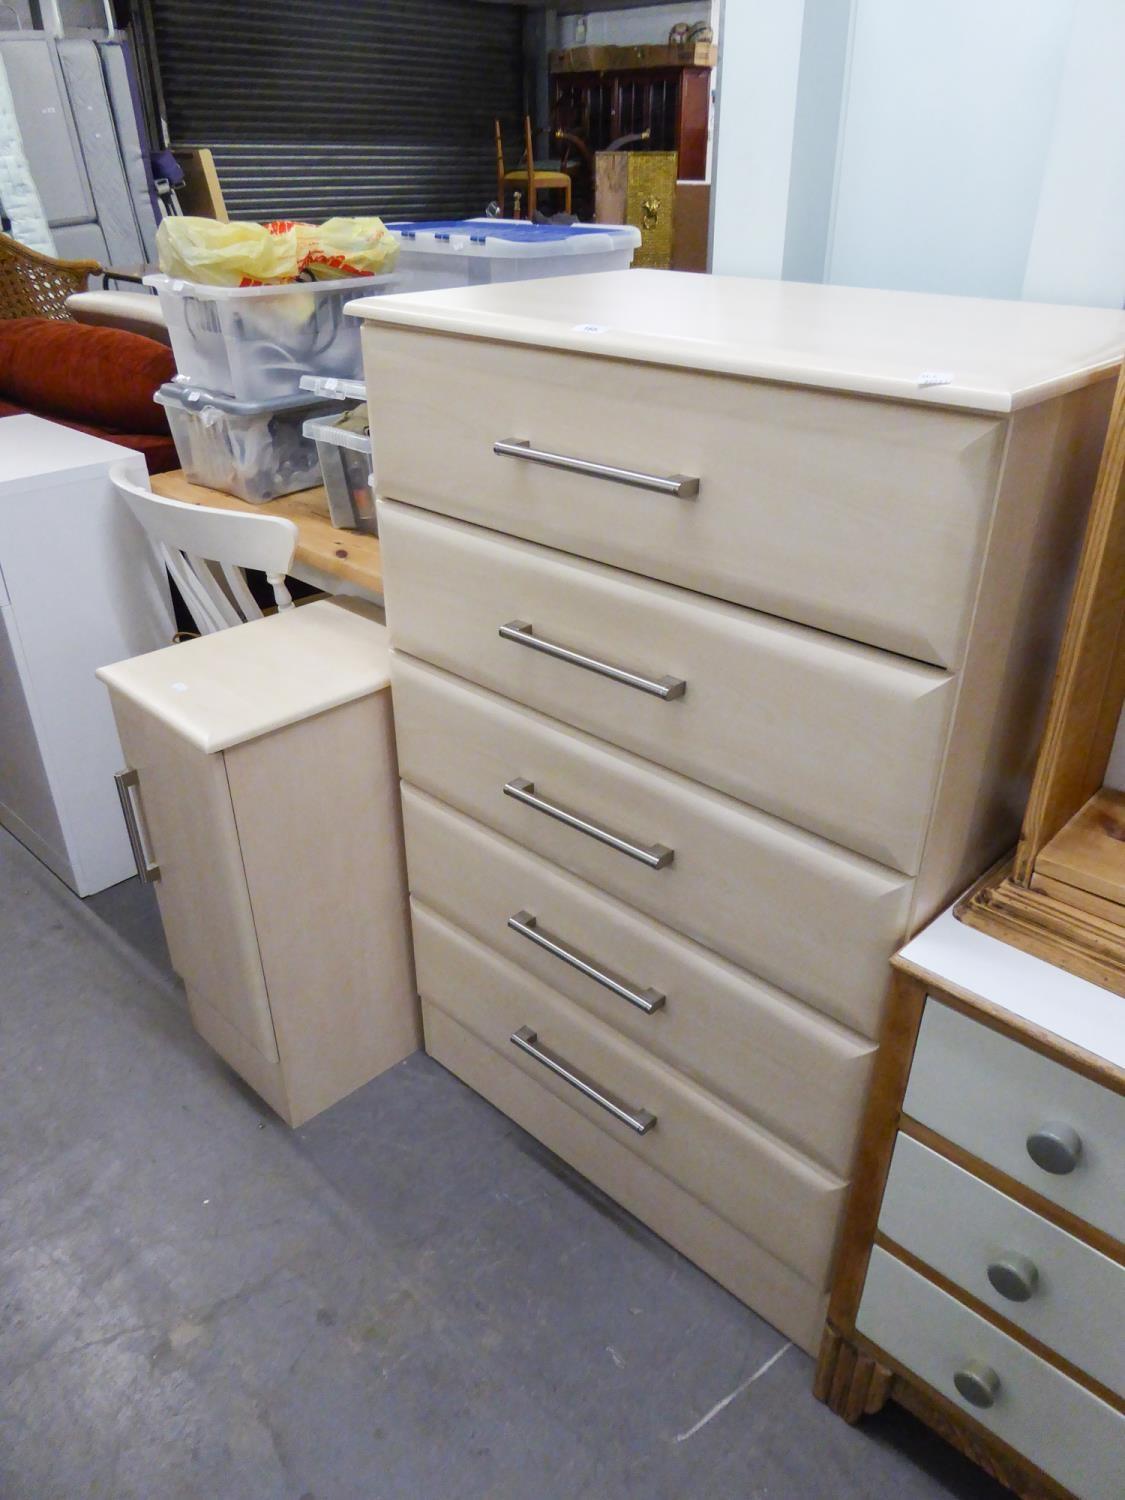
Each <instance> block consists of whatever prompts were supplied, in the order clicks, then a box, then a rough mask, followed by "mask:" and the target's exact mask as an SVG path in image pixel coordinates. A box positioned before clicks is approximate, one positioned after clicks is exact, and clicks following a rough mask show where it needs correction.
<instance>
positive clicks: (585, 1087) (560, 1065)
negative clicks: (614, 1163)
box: [508, 1026, 656, 1135]
mask: <svg viewBox="0 0 1125 1500" xmlns="http://www.w3.org/2000/svg"><path fill="white" fill-rule="evenodd" d="M508 1040H509V1041H510V1042H514V1043H515V1044H516V1046H517V1047H518V1048H519V1049H520V1051H521V1052H526V1053H527V1055H528V1057H533V1058H534V1059H535V1061H536V1062H537V1063H542V1064H543V1066H544V1067H545V1068H549V1069H550V1070H551V1072H552V1073H554V1074H555V1076H556V1077H557V1078H561V1079H562V1081H563V1082H564V1083H569V1084H570V1086H571V1088H574V1089H577V1090H578V1092H579V1093H580V1094H584V1095H585V1096H586V1098H587V1099H591V1100H593V1102H594V1103H595V1104H598V1105H600V1106H601V1108H602V1109H604V1110H608V1112H609V1113H610V1114H611V1115H612V1116H613V1118H614V1119H615V1120H620V1121H621V1123H622V1125H628V1127H629V1129H630V1130H635V1131H636V1132H637V1134H638V1135H647V1134H648V1133H649V1131H650V1130H651V1129H652V1127H653V1126H654V1125H655V1124H656V1116H655V1115H654V1114H650V1113H649V1111H648V1110H647V1109H633V1108H632V1107H631V1106H630V1105H628V1104H624V1103H622V1101H621V1100H620V1099H616V1098H614V1096H613V1095H612V1094H607V1093H606V1091H605V1089H601V1088H599V1087H598V1085H597V1084H596V1083H594V1082H593V1080H592V1079H590V1078H587V1077H586V1075H585V1073H580V1072H579V1071H578V1069H577V1068H572V1067H571V1065H570V1064H569V1063H568V1062H564V1061H563V1059H562V1058H561V1057H559V1055H558V1054H557V1053H556V1052H552V1051H551V1050H550V1048H549V1047H544V1046H543V1044H542V1043H541V1042H540V1040H539V1037H538V1036H537V1034H536V1033H535V1032H534V1031H532V1029H531V1027H530V1026H521V1027H520V1029H519V1030H518V1031H513V1032H512V1034H511V1036H510V1037H509V1038H508Z"/></svg>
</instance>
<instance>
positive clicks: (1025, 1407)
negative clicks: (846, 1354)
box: [856, 1247, 1125, 1500]
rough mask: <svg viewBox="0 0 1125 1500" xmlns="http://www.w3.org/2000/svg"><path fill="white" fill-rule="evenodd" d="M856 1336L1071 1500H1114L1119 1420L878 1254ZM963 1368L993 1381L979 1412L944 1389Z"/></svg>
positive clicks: (1121, 1448) (1120, 1466)
mask: <svg viewBox="0 0 1125 1500" xmlns="http://www.w3.org/2000/svg"><path fill="white" fill-rule="evenodd" d="M856 1327H857V1328H858V1329H859V1331H860V1333H862V1334H863V1335H864V1336H865V1337H866V1338H868V1339H870V1340H871V1341H872V1343H874V1344H877V1345H878V1346H879V1347H880V1348H881V1349H885V1350H886V1352H887V1353H888V1354H889V1355H891V1356H892V1358H894V1359H897V1360H898V1361H899V1362H900V1363H901V1364H903V1365H904V1366H905V1367H906V1368H907V1369H908V1370H910V1371H912V1372H913V1373H914V1374H916V1375H918V1376H920V1377H921V1379H922V1380H924V1381H926V1383H927V1384H928V1385H931V1386H933V1388H934V1389H935V1390H936V1391H940V1392H941V1394H942V1395H943V1396H946V1397H947V1398H948V1399H949V1400H950V1401H952V1402H953V1403H954V1405H955V1406H957V1407H959V1408H960V1409H961V1410H963V1411H964V1412H965V1413H966V1414H967V1415H968V1416H970V1417H973V1418H974V1419H975V1420H976V1421H978V1422H979V1423H980V1424H981V1426H982V1427H986V1428H988V1429H989V1431H990V1432H994V1433H995V1434H996V1435H997V1437H999V1438H1002V1439H1003V1440H1004V1442H1006V1443H1009V1444H1010V1445H1011V1446H1012V1447H1013V1448H1015V1449H1016V1451H1017V1452H1018V1453H1022V1454H1023V1455H1024V1456H1025V1457H1026V1458H1029V1459H1030V1460H1031V1461H1032V1463H1035V1464H1038V1465H1039V1467H1040V1468H1041V1469H1043V1470H1044V1471H1045V1472H1046V1473H1048V1474H1050V1475H1051V1476H1052V1477H1053V1478H1054V1479H1057V1480H1058V1482H1059V1483H1060V1484H1063V1485H1065V1486H1067V1487H1068V1488H1069V1489H1071V1490H1073V1491H1074V1493H1075V1495H1077V1496H1078V1497H1079V1500H1121V1495H1122V1492H1123V1481H1125V1417H1123V1416H1121V1414H1120V1413H1119V1412H1116V1411H1114V1409H1113V1408H1112V1407H1111V1406H1108V1405H1107V1404H1106V1403H1105V1402H1104V1401H1100V1400H1098V1398H1097V1397H1096V1396H1093V1395H1091V1394H1090V1392H1089V1391H1087V1390H1085V1389H1084V1388H1083V1387H1082V1386H1080V1385H1078V1384H1077V1382H1076V1381H1073V1380H1070V1379H1069V1378H1068V1377H1067V1376H1065V1375H1062V1374H1060V1373H1059V1371H1058V1370H1056V1369H1054V1368H1053V1367H1052V1366H1051V1365H1048V1364H1047V1363H1045V1362H1044V1361H1043V1360H1041V1359H1039V1358H1038V1357H1037V1356H1036V1355H1034V1354H1032V1353H1031V1351H1030V1350H1029V1349H1026V1348H1025V1347H1024V1346H1023V1345H1022V1344H1018V1343H1016V1341H1015V1340H1014V1339H1011V1338H1009V1337H1008V1335H1007V1334H1005V1333H1001V1332H1000V1330H999V1329H998V1328H994V1327H993V1326H992V1324H991V1323H986V1322H985V1320H984V1319H983V1318H980V1317H978V1316H977V1314H976V1313H974V1312H970V1311H969V1309H968V1308H967V1307H965V1306H964V1305H963V1304H962V1303H960V1302H957V1301H956V1300H955V1299H954V1298H953V1297H950V1296H949V1295H948V1294H947V1293H945V1292H943V1291H941V1290H939V1288H938V1287H936V1286H934V1285H933V1283H932V1282H930V1281H927V1280H926V1279H925V1277H923V1276H919V1275H918V1273H917V1272H915V1271H912V1270H910V1268H909V1267H908V1266H905V1265H903V1263H902V1262H901V1261H900V1260H897V1259H896V1258H895V1257H894V1256H892V1255H889V1254H888V1253H887V1252H886V1251H885V1250H881V1249H879V1248H878V1247H876V1248H875V1249H874V1250H873V1251H872V1253H871V1264H870V1265H869V1267H868V1270H867V1280H866V1282H865V1284H864V1288H863V1300H862V1302H861V1303H860V1308H859V1313H858V1316H857V1317H856ZM968 1361H978V1362H980V1363H981V1364H983V1365H987V1366H988V1367H989V1368H991V1369H992V1370H994V1371H995V1373H996V1374H997V1375H998V1376H999V1379H1000V1385H999V1390H998V1392H997V1395H996V1399H995V1404H994V1405H992V1406H991V1407H989V1408H987V1409H986V1410H984V1409H981V1408H979V1407H975V1406H971V1405H970V1404H969V1403H968V1402H967V1401H966V1400H965V1399H964V1398H963V1397H962V1396H961V1395H960V1394H959V1393H958V1391H957V1388H956V1386H955V1385H954V1375H955V1374H956V1372H957V1371H958V1370H959V1369H962V1368H963V1367H964V1366H965V1364H966V1363H967V1362H968Z"/></svg>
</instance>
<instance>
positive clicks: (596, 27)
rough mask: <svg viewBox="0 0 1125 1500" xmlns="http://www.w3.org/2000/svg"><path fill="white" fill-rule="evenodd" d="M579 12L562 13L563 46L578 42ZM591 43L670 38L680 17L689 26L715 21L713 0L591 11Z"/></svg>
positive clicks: (588, 37) (620, 43)
mask: <svg viewBox="0 0 1125 1500" xmlns="http://www.w3.org/2000/svg"><path fill="white" fill-rule="evenodd" d="M579 19H580V18H579V17H578V16H560V17H559V43H558V44H559V46H560V47H574V46H577V45H579V44H578V37H577V32H578V22H579ZM585 20H586V44H588V45H589V46H594V45H599V46H630V45H632V44H633V43H646V42H648V43H653V42H666V41H667V40H668V33H669V32H670V31H671V29H672V27H673V26H674V25H675V24H676V22H677V21H686V22H687V24H688V25H689V26H694V25H696V23H697V22H707V23H708V24H709V23H710V21H711V0H687V3H686V4H684V5H641V6H638V7H637V8H636V9H634V10H602V11H591V12H590V14H589V15H588V16H587V17H585Z"/></svg>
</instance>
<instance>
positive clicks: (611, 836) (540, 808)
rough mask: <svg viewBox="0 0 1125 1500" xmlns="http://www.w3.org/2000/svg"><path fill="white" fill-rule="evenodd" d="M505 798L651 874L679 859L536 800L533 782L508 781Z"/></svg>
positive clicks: (669, 851)
mask: <svg viewBox="0 0 1125 1500" xmlns="http://www.w3.org/2000/svg"><path fill="white" fill-rule="evenodd" d="M504 795H505V797H514V798H515V799H516V801H517V802H522V803H524V804H525V806H527V807H533V808H534V809H535V811H536V812H541V813H546V814H547V816H548V817H549V818H554V819H555V821H556V822H558V823H565V824H566V826H567V827H568V828H575V829H577V830H578V832H579V833H584V834H586V835H587V836H588V837H589V838H592V839H597V841H598V843H599V844H608V845H609V847H610V848H611V849H617V850H618V851H619V852H620V853H621V854H627V855H628V856H629V858H630V859H635V860H638V861H639V862H640V863H641V864H642V865H647V866H648V867H649V869H650V870H663V869H664V867H665V866H666V865H670V864H671V863H672V861H673V860H674V859H675V857H676V851H675V850H674V849H669V848H667V847H666V846H665V845H664V844H638V843H636V842H635V841H634V840H633V839H628V838H625V836H624V835H623V834H620V833H611V832H610V830H609V829H608V828H603V827H601V825H600V824H598V823H591V822H590V821H589V820H588V819H587V818H583V817H580V816H579V814H578V813H572V812H568V811H567V809H566V808H565V807H559V806H558V804H557V803H555V802H548V801H546V799H545V798H543V797H537V796H536V795H535V783H534V781H528V780H527V779H526V777H523V776H517V777H516V778H515V780H514V781H506V782H505V783H504Z"/></svg>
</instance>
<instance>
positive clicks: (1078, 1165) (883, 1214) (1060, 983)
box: [817, 912, 1125, 1500]
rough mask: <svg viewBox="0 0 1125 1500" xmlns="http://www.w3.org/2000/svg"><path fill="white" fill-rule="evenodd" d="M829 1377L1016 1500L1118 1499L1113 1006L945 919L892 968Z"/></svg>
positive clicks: (1119, 1307)
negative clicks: (901, 1408)
mask: <svg viewBox="0 0 1125 1500" xmlns="http://www.w3.org/2000/svg"><path fill="white" fill-rule="evenodd" d="M895 967H896V971H897V976H898V977H897V983H896V986H895V989H894V991H893V994H892V998H891V1003H890V1006H889V1009H888V1014H887V1017H886V1029H885V1045H884V1047H883V1049H882V1051H881V1052H880V1054H879V1060H878V1064H877V1067H876V1070H875V1079H874V1082H873V1086H872V1090H871V1099H870V1104H869V1108H868V1111H867V1116H866V1120H865V1124H864V1129H863V1138H862V1143H861V1148H860V1162H861V1165H862V1176H861V1178H860V1180H857V1182H856V1184H855V1186H854V1188H853V1191H852V1194H851V1198H850V1202H849V1209H848V1217H847V1223H846V1228H845V1236H844V1241H843V1248H842V1253H841V1256H840V1264H839V1268H838V1271H837V1275H836V1281H835V1285H834V1288H833V1293H832V1301H831V1306H830V1310H829V1318H828V1323H827V1326H826V1330H825V1334H824V1339H823V1342H822V1346H821V1352H820V1360H819V1364H818V1369H817V1393H818V1394H819V1395H820V1397H821V1399H823V1400H825V1401H827V1402H828V1403H829V1404H830V1405H831V1406H832V1407H833V1409H834V1410H836V1411H837V1412H839V1413H840V1414H841V1415H842V1416H844V1417H846V1418H847V1419H848V1420H850V1421H855V1420H857V1419H858V1418H859V1417H860V1416H862V1415H863V1414H864V1413H866V1412H871V1411H874V1410H876V1409H877V1408H878V1407H879V1406H880V1405H882V1403H883V1402H884V1401H885V1400H886V1399H887V1398H888V1397H889V1396H893V1398H894V1399H895V1400H897V1401H899V1402H901V1403H902V1404H903V1405H905V1406H907V1407H908V1408H910V1409H911V1410H914V1411H915V1412H917V1413H918V1414H919V1415H921V1416H922V1417H923V1418H924V1419H925V1420H927V1421H929V1422H930V1423H931V1425H933V1426H935V1427H936V1428H937V1429H938V1431H940V1432H942V1433H944V1434H945V1435H946V1436H947V1437H949V1438H951V1439H952V1440H953V1441H954V1442H955V1443H956V1444H957V1445H958V1446H959V1447H961V1448H962V1449H963V1450H964V1451H966V1452H967V1453H969V1454H970V1456H972V1457H974V1458H976V1459H977V1460H978V1461H979V1462H980V1463H982V1464H983V1465H984V1467H986V1468H988V1469H989V1471H990V1472H992V1473H994V1474H995V1475H997V1476H998V1477H999V1478H1001V1479H1002V1480H1004V1482H1005V1483H1007V1484H1008V1485H1009V1486H1010V1487H1011V1488H1012V1489H1014V1490H1015V1491H1016V1492H1017V1493H1018V1494H1019V1495H1021V1496H1023V1497H1026V1500H1058V1497H1061V1496H1068V1497H1069V1496H1077V1497H1079V1500H1118V1497H1119V1496H1120V1495H1121V1494H1122V1493H1123V1492H1125V1220H1123V1218H1122V1204H1123V1203H1125V1181H1123V1173H1125V1024H1123V1021H1122V1017H1121V1014H1120V1011H1121V1003H1122V1002H1121V1000H1120V998H1119V997H1118V996H1116V995H1113V994H1110V993H1109V992H1107V991H1102V990H1098V989H1096V988H1095V987H1094V986H1093V985H1091V984H1087V983H1085V982H1084V981H1083V980H1080V979H1077V978H1074V977H1073V976H1071V975H1068V974H1065V973H1063V972H1062V971H1061V970H1058V969H1053V968H1051V966H1050V965H1048V964H1046V963H1043V962H1042V961H1041V960H1039V959H1035V958H1032V957H1031V956H1030V955H1027V954H1023V953H1021V952H1019V951H1018V950H1016V949H1013V948H1008V947H1006V946H1005V945H1004V944H1003V943H1000V942H998V941H997V940H996V939H994V938H990V937H987V936H985V935H984V934H982V933H979V932H976V931H973V930H972V929H970V928H968V927H966V926H964V925H963V924H961V923H959V922H958V921H956V920H955V919H954V917H953V916H952V914H951V913H948V912H947V913H945V914H944V915H943V916H941V917H940V918H939V919H938V920H937V922H936V923H934V924H933V925H932V926H931V927H930V928H928V929H927V930H926V931H924V932H923V933H921V934H920V935H919V936H918V937H917V938H915V939H914V941H913V942H912V943H910V944H908V945H907V947H906V948H905V949H904V950H903V952H902V953H901V955H900V956H899V957H898V958H897V959H896V960H895Z"/></svg>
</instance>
